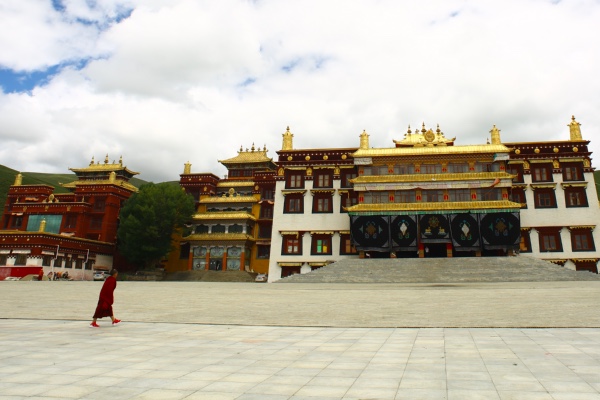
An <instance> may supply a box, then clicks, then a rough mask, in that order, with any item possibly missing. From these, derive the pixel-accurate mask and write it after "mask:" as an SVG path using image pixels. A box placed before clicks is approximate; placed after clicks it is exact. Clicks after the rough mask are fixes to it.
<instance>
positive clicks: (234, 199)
mask: <svg viewBox="0 0 600 400" xmlns="http://www.w3.org/2000/svg"><path fill="white" fill-rule="evenodd" d="M257 201H258V200H256V198H255V197H254V196H211V197H207V198H205V199H201V200H200V203H201V204H209V203H210V204H214V203H256V202H257Z"/></svg>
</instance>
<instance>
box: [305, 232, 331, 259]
mask: <svg viewBox="0 0 600 400" xmlns="http://www.w3.org/2000/svg"><path fill="white" fill-rule="evenodd" d="M310 253H311V254H313V255H319V254H326V255H330V254H331V236H330V235H313V236H312V245H311V250H310Z"/></svg>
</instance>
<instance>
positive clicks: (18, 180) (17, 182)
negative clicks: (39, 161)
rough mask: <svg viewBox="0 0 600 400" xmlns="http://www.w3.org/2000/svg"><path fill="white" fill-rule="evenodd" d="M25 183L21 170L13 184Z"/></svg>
mask: <svg viewBox="0 0 600 400" xmlns="http://www.w3.org/2000/svg"><path fill="white" fill-rule="evenodd" d="M22 184H23V175H22V174H21V173H20V172H19V173H18V174H17V176H15V183H14V184H13V186H21V185H22Z"/></svg>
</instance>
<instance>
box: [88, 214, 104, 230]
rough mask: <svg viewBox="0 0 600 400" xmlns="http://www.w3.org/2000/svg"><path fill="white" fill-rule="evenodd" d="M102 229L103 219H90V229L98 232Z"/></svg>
mask: <svg viewBox="0 0 600 400" xmlns="http://www.w3.org/2000/svg"><path fill="white" fill-rule="evenodd" d="M100 228H102V217H92V218H91V219H90V229H92V230H98V229H100Z"/></svg>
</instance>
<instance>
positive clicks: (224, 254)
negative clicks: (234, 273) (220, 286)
mask: <svg viewBox="0 0 600 400" xmlns="http://www.w3.org/2000/svg"><path fill="white" fill-rule="evenodd" d="M221 263H222V264H221V271H227V247H225V251H224V252H223V258H222V260H221Z"/></svg>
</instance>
